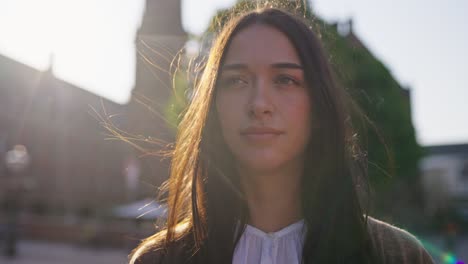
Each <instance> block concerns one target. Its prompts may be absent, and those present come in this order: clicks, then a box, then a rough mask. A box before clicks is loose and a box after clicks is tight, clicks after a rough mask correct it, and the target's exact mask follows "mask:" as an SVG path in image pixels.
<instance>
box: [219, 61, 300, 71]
mask: <svg viewBox="0 0 468 264" xmlns="http://www.w3.org/2000/svg"><path fill="white" fill-rule="evenodd" d="M271 67H272V68H277V69H284V68H286V69H299V70H303V69H304V67H302V65H299V64H297V63H291V62H280V63H273V64H271ZM247 68H248V67H247V65H246V64H242V63H233V64H226V65H224V66H223V67H222V68H221V70H223V71H224V70H243V69H247Z"/></svg>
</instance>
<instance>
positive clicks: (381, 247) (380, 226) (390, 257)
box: [368, 217, 435, 264]
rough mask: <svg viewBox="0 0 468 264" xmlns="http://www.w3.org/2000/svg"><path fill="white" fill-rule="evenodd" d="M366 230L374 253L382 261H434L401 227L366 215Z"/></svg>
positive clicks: (419, 243) (390, 263)
mask: <svg viewBox="0 0 468 264" xmlns="http://www.w3.org/2000/svg"><path fill="white" fill-rule="evenodd" d="M368 230H369V234H370V237H371V240H372V243H373V245H374V248H375V250H376V253H377V255H378V256H379V257H380V259H382V260H383V263H386V264H393V263H402V264H405V263H415V264H417V263H421V264H426V263H429V264H431V263H435V262H434V261H433V260H432V258H431V256H430V255H429V253H427V251H426V250H425V249H424V247H423V246H422V244H421V242H420V241H419V240H418V239H417V238H416V237H415V236H413V235H412V234H410V233H409V232H407V231H405V230H403V229H400V228H398V227H395V226H393V225H391V224H389V223H386V222H383V221H380V220H377V219H375V218H372V217H368Z"/></svg>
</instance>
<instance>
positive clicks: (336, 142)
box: [130, 7, 376, 263]
mask: <svg viewBox="0 0 468 264" xmlns="http://www.w3.org/2000/svg"><path fill="white" fill-rule="evenodd" d="M252 25H265V26H268V27H272V28H274V29H276V30H278V31H280V32H282V33H283V34H284V35H285V36H286V37H287V38H288V39H289V40H290V42H291V43H292V45H293V46H294V48H295V49H296V51H297V54H298V56H299V58H300V60H301V63H302V66H303V67H304V77H305V82H306V86H307V89H309V94H310V101H311V102H310V105H311V107H312V109H311V112H312V113H311V116H312V117H311V119H312V120H310V122H311V124H313V126H312V131H311V134H312V135H311V136H310V143H309V145H308V146H307V149H306V162H305V163H306V164H305V170H304V175H303V177H302V184H301V186H302V190H301V200H302V215H303V217H304V220H305V224H306V226H307V234H306V238H305V243H304V246H303V247H304V249H303V257H302V262H303V263H376V261H375V256H374V249H373V248H372V245H371V242H370V237H369V234H368V230H367V209H366V206H364V205H363V204H362V201H361V199H360V196H359V194H358V193H359V192H360V191H362V190H364V191H366V190H367V189H366V188H363V189H361V188H358V186H361V187H362V186H364V187H365V186H366V184H365V183H366V178H367V172H366V169H367V168H366V160H365V159H364V157H363V155H361V154H360V153H361V151H360V148H359V146H358V140H357V137H356V134H355V132H354V130H353V127H352V122H351V119H352V118H351V117H352V116H353V115H354V114H355V112H353V111H354V110H355V109H354V107H353V103H352V102H351V99H350V97H349V96H348V95H347V94H346V92H345V90H344V89H343V88H342V87H340V86H339V85H338V84H337V82H336V81H335V77H334V74H333V71H332V69H331V66H330V64H329V62H328V59H327V55H326V53H325V51H324V49H323V47H322V44H321V41H320V39H319V37H318V35H317V33H316V32H315V31H314V29H313V28H311V27H310V26H309V25H308V24H306V23H305V22H303V21H302V20H301V19H299V18H297V17H296V16H294V15H291V14H289V13H288V12H286V11H282V10H280V9H276V8H271V7H269V8H264V9H261V10H255V11H251V12H249V13H246V14H243V15H239V16H237V17H236V18H234V19H232V20H231V21H230V22H228V23H227V24H226V26H224V27H223V29H222V30H221V31H220V33H219V34H218V36H217V38H216V39H215V41H214V43H213V46H212V48H211V51H210V53H209V56H208V58H207V61H206V65H205V68H204V71H203V73H202V76H201V78H200V79H199V80H198V81H197V83H196V86H195V87H194V90H193V97H192V100H191V102H190V104H189V106H188V108H187V111H186V113H185V115H184V117H183V119H182V121H181V123H180V126H179V129H178V134H177V139H176V145H175V149H174V153H173V157H172V164H171V174H170V178H169V180H168V182H167V186H166V187H167V189H168V200H167V201H168V209H169V211H168V218H167V223H166V226H165V227H164V229H163V230H162V231H160V232H158V233H157V234H155V235H153V236H151V237H149V238H147V239H146V240H144V241H143V242H142V243H141V244H140V245H139V246H138V247H137V248H136V249H135V250H134V251H133V253H132V255H131V261H130V262H131V263H135V261H136V260H137V259H139V258H140V257H141V256H142V255H144V254H148V252H154V251H158V252H160V254H161V255H165V256H167V257H168V259H170V258H171V255H174V254H180V252H184V254H185V255H184V256H186V258H187V259H190V263H231V262H232V257H233V253H234V249H235V246H236V243H237V241H238V240H239V238H240V236H241V235H242V232H243V230H244V228H245V225H246V220H247V219H248V210H247V205H246V200H245V197H244V195H243V193H242V190H241V188H240V180H239V176H238V175H236V170H235V169H234V168H235V167H234V162H233V161H234V159H233V157H232V156H231V155H232V154H230V152H229V150H228V148H227V146H226V144H225V142H224V140H223V138H222V135H221V133H220V125H219V123H218V117H217V112H216V108H215V104H214V101H215V100H216V97H215V94H216V93H215V92H216V89H217V79H218V75H219V69H220V67H221V66H222V64H223V60H224V57H225V55H226V51H227V50H228V49H229V46H230V43H231V42H232V39H233V38H234V37H235V36H236V35H237V34H238V33H239V32H241V31H242V30H244V29H245V28H248V27H249V26H252ZM236 227H237V228H236Z"/></svg>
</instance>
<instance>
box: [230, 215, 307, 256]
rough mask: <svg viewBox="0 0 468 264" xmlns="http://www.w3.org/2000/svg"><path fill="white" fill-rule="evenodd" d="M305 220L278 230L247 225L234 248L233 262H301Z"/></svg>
mask: <svg viewBox="0 0 468 264" xmlns="http://www.w3.org/2000/svg"><path fill="white" fill-rule="evenodd" d="M305 233H306V232H305V225H304V220H301V221H299V222H296V223H294V224H291V225H289V226H287V227H285V228H283V229H281V230H279V231H277V232H271V233H265V232H263V231H261V230H259V229H257V228H255V227H253V226H251V225H247V226H246V228H245V231H244V233H243V234H242V236H241V238H240V240H239V242H238V243H237V246H236V248H235V250H234V257H233V261H232V263H233V264H267V263H268V264H299V263H301V259H302V246H303V243H304V238H305Z"/></svg>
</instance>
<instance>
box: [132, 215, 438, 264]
mask: <svg viewBox="0 0 468 264" xmlns="http://www.w3.org/2000/svg"><path fill="white" fill-rule="evenodd" d="M368 219H369V221H368V230H369V234H370V236H371V240H372V243H373V246H374V248H375V250H376V253H377V256H378V258H379V259H380V260H381V261H380V263H382V264H434V263H435V262H434V261H433V260H432V258H431V256H430V255H429V254H428V253H427V251H426V250H425V249H424V247H423V246H422V244H421V243H420V242H419V241H418V240H417V239H416V238H415V237H414V236H413V235H411V234H410V233H408V232H407V231H405V230H402V229H400V228H397V227H395V226H392V225H390V224H388V223H385V222H382V221H379V220H377V219H374V218H371V217H369V218H368ZM184 245H187V241H185V242H184V241H179V242H178V245H177V246H174V247H171V248H172V249H171V250H174V251H173V252H171V253H168V252H167V251H166V250H164V249H156V250H150V251H148V252H146V253H144V254H143V255H142V256H140V257H139V258H138V259H137V261H136V262H135V263H136V264H165V263H168V264H169V263H171V264H172V263H176V264H178V263H184V264H195V263H202V262H199V260H197V255H195V256H190V255H192V254H191V253H190V250H187V247H186V246H184ZM285 264H286V263H285Z"/></svg>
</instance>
